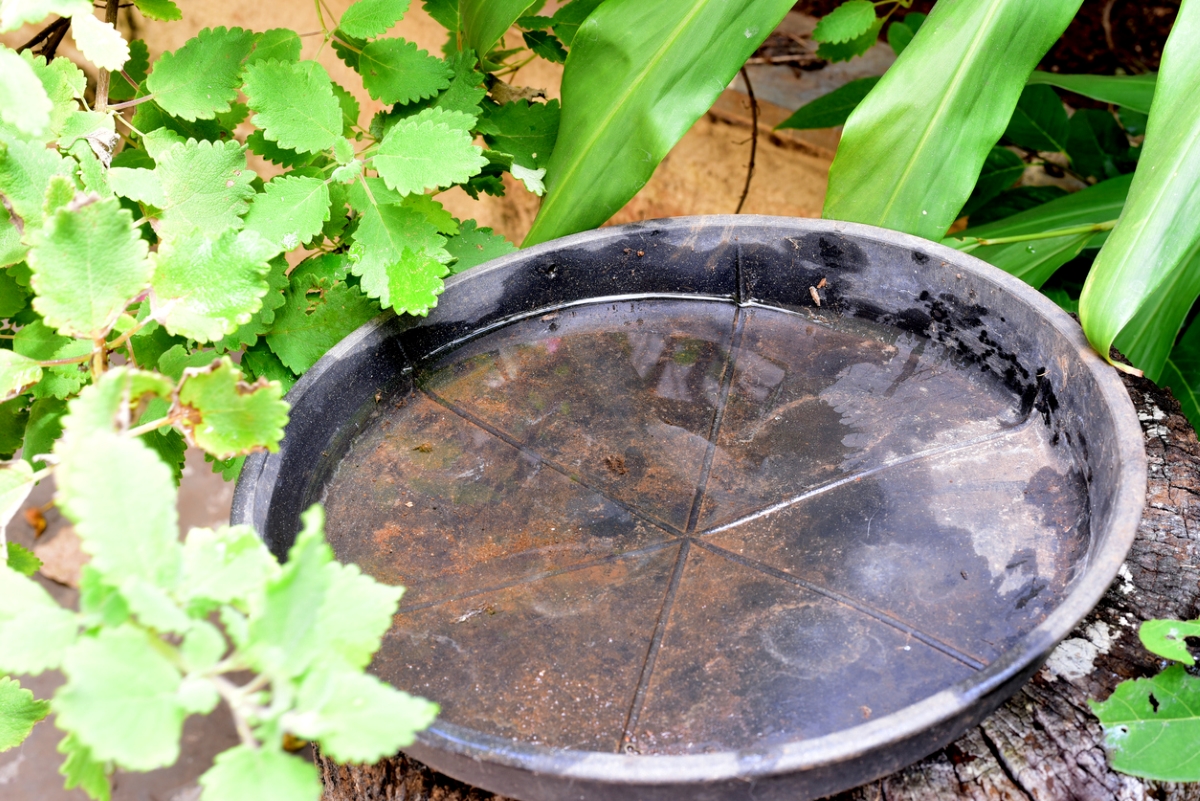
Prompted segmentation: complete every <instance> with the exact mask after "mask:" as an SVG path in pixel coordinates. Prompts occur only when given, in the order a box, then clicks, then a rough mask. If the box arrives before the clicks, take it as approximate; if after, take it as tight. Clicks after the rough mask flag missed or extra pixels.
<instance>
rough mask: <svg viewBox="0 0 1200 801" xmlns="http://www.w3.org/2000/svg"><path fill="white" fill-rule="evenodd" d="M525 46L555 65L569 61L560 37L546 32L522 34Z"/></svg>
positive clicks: (526, 32)
mask: <svg viewBox="0 0 1200 801" xmlns="http://www.w3.org/2000/svg"><path fill="white" fill-rule="evenodd" d="M521 38H522V39H524V40H525V46H526V47H528V48H529V49H530V50H532V51H533V52H534V53H535V54H537V55H538V56H540V57H541V58H544V59H546V60H547V61H549V62H551V63H554V64H565V63H566V61H567V51H566V48H564V47H563V46H562V42H560V41H558V37H557V36H555V35H554V34H552V33H547V32H546V31H525V32H524V33H522V34H521Z"/></svg>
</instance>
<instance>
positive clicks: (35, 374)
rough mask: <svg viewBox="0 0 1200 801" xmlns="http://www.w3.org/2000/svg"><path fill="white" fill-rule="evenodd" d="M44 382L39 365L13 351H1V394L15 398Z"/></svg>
mask: <svg viewBox="0 0 1200 801" xmlns="http://www.w3.org/2000/svg"><path fill="white" fill-rule="evenodd" d="M41 380H42V368H41V367H39V366H38V363H37V362H35V361H34V360H32V359H29V358H27V357H25V356H21V355H19V354H17V353H14V352H12V351H11V350H0V394H2V395H3V397H4V399H5V400H7V399H10V398H15V397H16V396H18V395H20V394H21V393H22V392H24V391H25V390H26V389H28V388H29V387H31V386H33V385H34V384H36V383H37V382H39V381H41Z"/></svg>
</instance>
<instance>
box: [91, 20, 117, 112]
mask: <svg viewBox="0 0 1200 801" xmlns="http://www.w3.org/2000/svg"><path fill="white" fill-rule="evenodd" d="M119 5H120V3H119V1H118V0H107V2H106V3H105V4H104V21H105V22H107V23H108V24H109V25H112V26H113V27H114V28H115V27H117V7H118V6H119ZM108 82H109V74H108V70H104V69H102V70H100V76H99V77H98V78H97V79H96V106H95V108H96V111H99V112H100V113H101V114H103V113H104V112H106V111H108Z"/></svg>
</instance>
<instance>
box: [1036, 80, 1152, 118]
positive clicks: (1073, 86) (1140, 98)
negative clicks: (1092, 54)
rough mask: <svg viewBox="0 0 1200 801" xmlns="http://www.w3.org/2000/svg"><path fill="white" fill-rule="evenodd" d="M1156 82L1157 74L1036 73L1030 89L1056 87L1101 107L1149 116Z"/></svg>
mask: <svg viewBox="0 0 1200 801" xmlns="http://www.w3.org/2000/svg"><path fill="white" fill-rule="evenodd" d="M1157 81H1158V74H1157V73H1153V72H1148V73H1145V74H1143V75H1061V74H1059V73H1057V72H1042V71H1041V70H1035V71H1034V72H1033V73H1032V74H1031V75H1030V76H1029V80H1028V81H1027V83H1028V84H1030V85H1031V86H1032V85H1035V84H1048V85H1049V86H1057V87H1058V88H1059V89H1066V90H1067V91H1068V92H1074V93H1075V94H1077V95H1083V96H1084V97H1090V98H1091V99H1093V100H1099V101H1100V102H1101V103H1112V104H1113V105H1115V106H1125V107H1126V108H1130V109H1133V110H1134V111H1140V112H1141V113H1143V114H1149V113H1150V103H1151V101H1152V100H1153V99H1154V85H1155V83H1156V82H1157Z"/></svg>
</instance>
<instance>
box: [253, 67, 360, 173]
mask: <svg viewBox="0 0 1200 801" xmlns="http://www.w3.org/2000/svg"><path fill="white" fill-rule="evenodd" d="M245 91H246V94H247V96H249V98H250V108H252V109H253V110H254V111H255V112H257V113H256V114H255V115H254V124H255V125H257V126H258V127H259V128H262V129H263V131H264V132H265V133H266V136H267V138H268V139H270V140H271V141H273V142H277V143H278V144H279V145H280V146H281V147H285V148H289V149H291V150H297V151H299V152H301V153H316V152H318V151H320V150H325V149H326V148H328V147H332V146H333V143H334V142H335V141H337V140H338V139H339V138H340V137H341V135H342V110H341V106H340V105H338V101H337V98H335V97H334V96H333V84H332V82H331V81H330V80H329V74H328V73H327V72H325V68H324V67H322V66H321V65H320V64H318V63H317V62H315V61H300V62H291V61H285V62H284V61H274V60H271V61H260V62H258V63H256V64H251V65H249V66H248V67H246V89H245Z"/></svg>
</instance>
